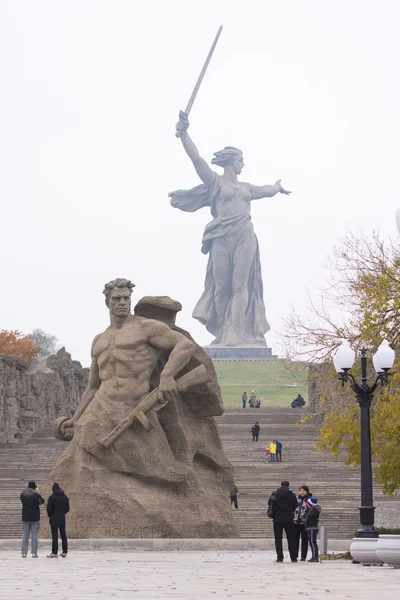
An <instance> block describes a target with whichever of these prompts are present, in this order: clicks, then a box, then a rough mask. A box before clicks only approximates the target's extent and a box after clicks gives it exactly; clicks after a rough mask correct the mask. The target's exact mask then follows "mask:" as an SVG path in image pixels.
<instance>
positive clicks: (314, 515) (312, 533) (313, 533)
mask: <svg viewBox="0 0 400 600" xmlns="http://www.w3.org/2000/svg"><path fill="white" fill-rule="evenodd" d="M320 514H321V506H320V505H319V504H318V498H309V499H308V500H307V512H306V517H305V520H304V528H305V530H306V532H307V535H308V541H309V543H310V548H311V554H312V556H311V558H310V559H309V561H308V562H319V550H318V544H317V535H318V523H319V515H320Z"/></svg>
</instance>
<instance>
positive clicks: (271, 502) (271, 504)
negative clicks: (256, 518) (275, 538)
mask: <svg viewBox="0 0 400 600" xmlns="http://www.w3.org/2000/svg"><path fill="white" fill-rule="evenodd" d="M275 500H276V496H275V494H274V492H273V493H272V494H271V497H270V499H269V502H268V508H267V516H268V517H269V518H270V519H273V518H274V514H275Z"/></svg>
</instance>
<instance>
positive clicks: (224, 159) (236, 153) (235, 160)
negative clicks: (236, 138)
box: [211, 146, 244, 175]
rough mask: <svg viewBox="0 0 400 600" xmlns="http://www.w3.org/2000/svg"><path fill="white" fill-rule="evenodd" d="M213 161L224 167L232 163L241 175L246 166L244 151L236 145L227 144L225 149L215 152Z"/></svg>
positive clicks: (214, 163) (237, 173)
mask: <svg viewBox="0 0 400 600" xmlns="http://www.w3.org/2000/svg"><path fill="white" fill-rule="evenodd" d="M211 162H212V164H213V165H217V166H218V167H223V168H225V167H227V166H228V165H230V166H231V167H232V168H233V170H234V171H235V173H236V175H239V173H241V172H242V169H243V167H244V162H243V152H242V151H241V150H239V148H235V147H234V146H226V147H225V148H224V149H223V150H219V151H218V152H214V158H213V159H212V160H211Z"/></svg>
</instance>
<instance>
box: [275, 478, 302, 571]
mask: <svg viewBox="0 0 400 600" xmlns="http://www.w3.org/2000/svg"><path fill="white" fill-rule="evenodd" d="M268 506H272V518H273V520H274V538H275V549H276V562H278V563H281V562H283V547H282V536H283V530H285V533H286V539H287V543H288V547H289V554H290V559H291V561H292V562H297V553H296V544H295V541H294V523H293V512H294V511H295V510H296V508H297V498H296V496H295V494H294V493H293V492H291V491H290V490H289V482H288V481H282V483H281V487H280V488H278V489H277V490H276V492H273V493H272V495H271V497H270V499H269V500H268Z"/></svg>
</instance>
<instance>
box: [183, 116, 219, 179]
mask: <svg viewBox="0 0 400 600" xmlns="http://www.w3.org/2000/svg"><path fill="white" fill-rule="evenodd" d="M188 127H189V120H188V118H187V115H186V114H185V113H184V112H182V111H181V112H180V113H179V121H178V123H177V124H176V132H177V134H179V137H180V138H181V142H182V146H183V147H184V149H185V152H186V154H187V155H188V157H189V158H190V160H191V161H192V163H193V166H194V168H195V169H196V172H197V175H198V176H199V177H200V179H201V180H202V182H203V183H205V184H206V186H208V187H210V186H211V185H212V184H213V183H214V179H215V172H214V171H213V170H212V169H211V168H210V167H209V166H208V164H207V162H206V161H205V160H204V158H202V157H201V156H200V154H199V151H198V150H197V146H196V145H195V143H194V142H193V140H192V139H191V137H190V136H189V134H188V132H187V128H188Z"/></svg>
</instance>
